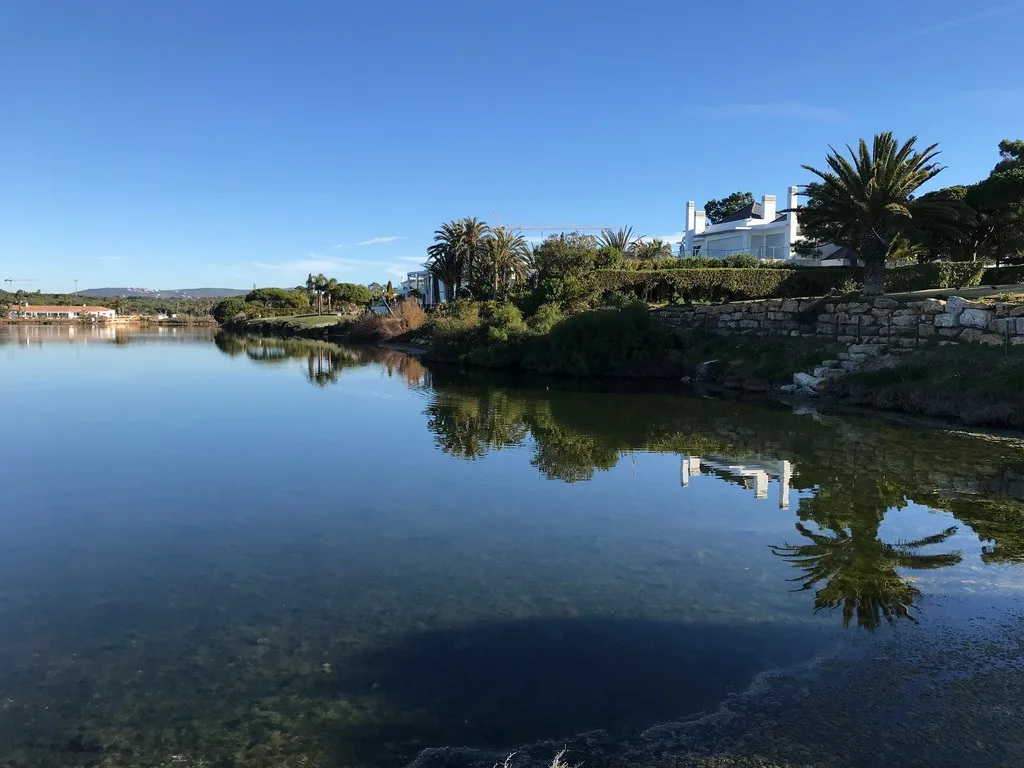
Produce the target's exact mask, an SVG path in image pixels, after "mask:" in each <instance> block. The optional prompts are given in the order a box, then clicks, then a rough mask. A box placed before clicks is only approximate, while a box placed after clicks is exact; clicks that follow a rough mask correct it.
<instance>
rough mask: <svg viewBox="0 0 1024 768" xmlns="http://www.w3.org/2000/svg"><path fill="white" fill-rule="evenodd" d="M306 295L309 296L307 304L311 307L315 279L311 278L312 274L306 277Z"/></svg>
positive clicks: (314, 291)
mask: <svg viewBox="0 0 1024 768" xmlns="http://www.w3.org/2000/svg"><path fill="white" fill-rule="evenodd" d="M306 293H307V294H309V303H310V305H312V304H313V300H314V299H315V298H316V278H315V277H313V273H312V272H310V273H309V275H308V276H307V277H306Z"/></svg>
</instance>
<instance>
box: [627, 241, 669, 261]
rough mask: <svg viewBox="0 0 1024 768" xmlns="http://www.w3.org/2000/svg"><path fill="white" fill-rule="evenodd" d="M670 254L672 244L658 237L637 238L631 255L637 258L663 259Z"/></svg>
mask: <svg viewBox="0 0 1024 768" xmlns="http://www.w3.org/2000/svg"><path fill="white" fill-rule="evenodd" d="M671 255H672V245H671V244H670V243H666V242H665V241H664V240H662V239H661V238H660V237H655V238H653V239H651V240H637V242H636V243H635V244H634V245H633V256H634V257H636V258H637V259H663V258H666V257H667V256H671Z"/></svg>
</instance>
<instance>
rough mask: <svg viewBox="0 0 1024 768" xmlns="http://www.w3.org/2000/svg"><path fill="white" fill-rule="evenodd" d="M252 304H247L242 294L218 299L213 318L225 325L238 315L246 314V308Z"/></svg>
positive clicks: (214, 306)
mask: <svg viewBox="0 0 1024 768" xmlns="http://www.w3.org/2000/svg"><path fill="white" fill-rule="evenodd" d="M249 306H251V305H250V304H247V303H246V301H245V299H243V298H242V297H241V296H235V297H233V298H230V299H224V300H223V301H218V302H217V303H216V304H214V305H213V310H212V314H213V319H214V320H216V321H217V322H218V323H220V324H221V325H223V324H224V323H226V322H228V321H230V320H234V319H235V318H236V317H238V316H240V315H243V316H245V314H246V308H247V307H249Z"/></svg>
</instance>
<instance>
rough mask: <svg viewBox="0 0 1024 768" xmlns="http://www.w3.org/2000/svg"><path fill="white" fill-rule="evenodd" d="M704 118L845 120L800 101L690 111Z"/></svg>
mask: <svg viewBox="0 0 1024 768" xmlns="http://www.w3.org/2000/svg"><path fill="white" fill-rule="evenodd" d="M690 111H691V112H692V113H693V114H696V115H700V116H702V117H708V118H715V119H726V118H736V117H769V118H779V119H785V120H813V121H815V122H819V123H836V122H839V121H840V120H843V119H844V115H843V113H842V112H840V111H839V110H838V109H833V108H832V107H822V106H818V105H815V104H804V103H802V102H799V101H773V102H766V103H763V104H707V105H703V106H696V107H693V108H692V109H691V110H690Z"/></svg>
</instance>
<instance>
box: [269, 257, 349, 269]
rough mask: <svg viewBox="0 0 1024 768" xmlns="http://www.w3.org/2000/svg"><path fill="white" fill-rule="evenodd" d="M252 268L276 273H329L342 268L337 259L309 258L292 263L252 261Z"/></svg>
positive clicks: (294, 260)
mask: <svg viewBox="0 0 1024 768" xmlns="http://www.w3.org/2000/svg"><path fill="white" fill-rule="evenodd" d="M253 266H255V267H259V268H260V269H271V270H274V271H276V272H330V271H332V270H339V269H343V268H344V266H345V265H344V264H342V263H341V262H340V261H339V260H338V259H327V258H318V257H310V258H308V259H293V260H292V261H275V262H272V263H269V262H265V261H254V262H253Z"/></svg>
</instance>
